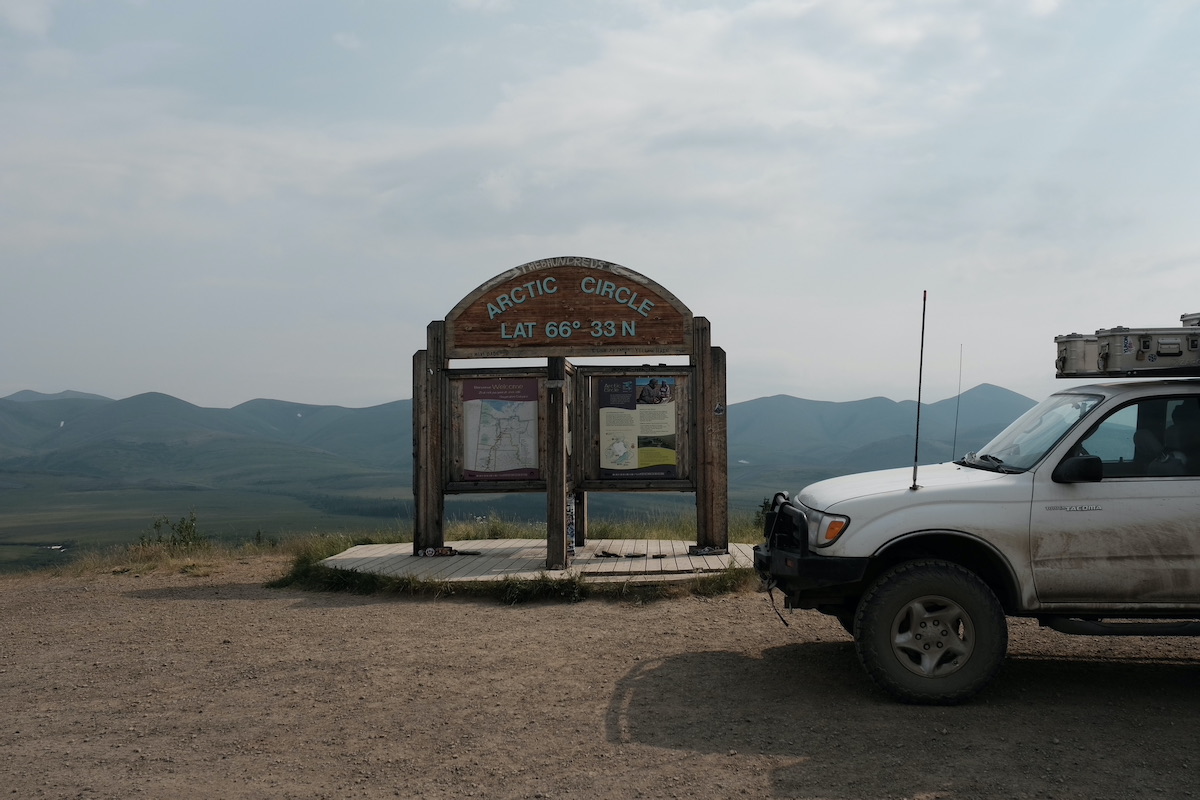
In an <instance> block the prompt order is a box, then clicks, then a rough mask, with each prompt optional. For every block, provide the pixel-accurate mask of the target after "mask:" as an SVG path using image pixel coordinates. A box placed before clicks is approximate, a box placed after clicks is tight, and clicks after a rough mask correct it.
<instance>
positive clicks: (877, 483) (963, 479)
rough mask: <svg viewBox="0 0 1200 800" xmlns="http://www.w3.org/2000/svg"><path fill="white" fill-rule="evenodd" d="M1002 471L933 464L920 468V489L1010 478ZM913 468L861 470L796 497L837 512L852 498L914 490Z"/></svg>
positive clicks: (975, 483)
mask: <svg viewBox="0 0 1200 800" xmlns="http://www.w3.org/2000/svg"><path fill="white" fill-rule="evenodd" d="M1011 477H1012V476H1011V475H1006V474H1004V473H1000V472H991V471H989V470H983V469H974V468H973V467H960V466H959V465H958V464H954V463H950V462H947V463H945V464H932V465H929V466H924V467H918V469H917V486H918V487H920V488H919V489H917V491H918V492H920V491H921V490H937V489H941V488H947V487H968V486H980V485H983V484H987V483H991V482H993V481H997V480H1004V479H1005V478H1010V479H1011ZM912 482H913V471H912V468H911V467H901V468H898V469H885V470H879V471H877V472H860V473H857V474H855V475H843V476H841V477H839V478H830V479H829V480H824V481H818V482H817V483H813V484H810V485H808V486H805V487H804V488H803V489H801V490H800V492H799V494H798V495H797V496H796V500H798V501H799V502H801V503H803V504H804V505H806V506H808V507H809V508H815V509H817V510H818V511H836V508H835V506H837V505H839V504H841V503H845V502H848V501H851V500H856V499H859V498H863V497H870V496H873V495H881V494H890V493H896V492H907V491H911V489H910V487H911V486H912Z"/></svg>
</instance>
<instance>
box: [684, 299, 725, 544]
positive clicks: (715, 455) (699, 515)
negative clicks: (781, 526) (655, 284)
mask: <svg viewBox="0 0 1200 800" xmlns="http://www.w3.org/2000/svg"><path fill="white" fill-rule="evenodd" d="M693 324H694V327H693V331H692V348H693V349H692V364H693V366H695V367H696V377H697V383H698V384H699V386H698V387H697V391H696V396H697V402H696V410H695V420H696V430H697V432H698V433H697V436H696V440H697V441H696V450H697V452H696V463H697V466H698V467H699V474H698V475H697V476H696V544H698V545H699V546H701V547H728V546H729V452H728V435H727V428H728V423H727V421H726V418H725V397H726V396H725V351H724V350H722V349H721V348H719V347H713V346H712V330H711V328H710V326H709V323H708V320H707V319H705V318H704V317H696V318H695V319H694V320H693Z"/></svg>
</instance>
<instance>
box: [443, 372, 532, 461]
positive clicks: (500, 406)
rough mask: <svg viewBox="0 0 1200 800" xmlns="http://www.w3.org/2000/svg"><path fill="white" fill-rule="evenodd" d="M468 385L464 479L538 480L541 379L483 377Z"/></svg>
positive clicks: (464, 408)
mask: <svg viewBox="0 0 1200 800" xmlns="http://www.w3.org/2000/svg"><path fill="white" fill-rule="evenodd" d="M462 384H463V387H462V389H463V395H462V396H463V403H462V407H463V427H462V436H463V478H464V479H465V480H473V481H505V480H535V479H537V478H538V477H539V473H538V382H537V378H479V379H473V380H464V381H463V382H462Z"/></svg>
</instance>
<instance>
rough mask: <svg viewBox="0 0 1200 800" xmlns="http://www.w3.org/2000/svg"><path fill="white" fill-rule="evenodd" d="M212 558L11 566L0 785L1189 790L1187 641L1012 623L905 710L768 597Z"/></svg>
mask: <svg viewBox="0 0 1200 800" xmlns="http://www.w3.org/2000/svg"><path fill="white" fill-rule="evenodd" d="M284 567H285V565H284V564H283V563H282V562H280V561H278V560H273V559H269V558H258V559H254V560H251V561H246V562H240V563H231V564H228V565H225V566H221V567H218V568H217V569H216V570H215V571H214V572H213V573H212V574H209V575H206V576H203V577H195V576H190V575H184V574H174V575H166V574H154V573H152V574H147V575H142V576H138V575H134V574H123V575H108V574H105V575H96V576H93V577H84V578H46V577H28V576H22V577H6V578H0V704H2V708H0V797H10V796H11V797H17V798H38V797H53V798H130V797H143V798H384V797H422V798H460V797H481V798H629V797H646V798H698V799H700V800H708V799H709V798H731V797H732V798H736V797H765V798H814V799H815V798H829V799H831V800H843V799H851V798H924V799H926V800H932V798H1023V797H1029V798H1034V797H1036V798H1050V797H1061V798H1130V797H1162V798H1184V797H1192V796H1194V795H1196V794H1200V780H1198V778H1200V773H1198V770H1197V764H1198V762H1200V752H1198V751H1197V728H1198V723H1200V642H1197V641H1195V640H1189V639H1141V638H1126V639H1107V638H1102V639H1092V638H1081V637H1067V636H1063V635H1061V634H1057V633H1054V632H1051V631H1044V630H1040V629H1038V628H1037V627H1036V625H1032V624H1026V623H1025V622H1023V621H1014V622H1012V624H1011V633H1012V642H1011V651H1010V657H1009V660H1008V662H1007V663H1006V665H1005V668H1004V670H1003V671H1002V672H1001V674H1000V677H999V679H998V680H997V681H996V682H995V683H994V684H992V685H991V686H990V687H989V688H988V689H987V690H986V691H985V692H984V693H983V694H982V695H980V696H979V698H978V699H976V700H975V701H973V702H971V703H970V704H967V705H964V706H959V707H955V708H927V707H913V706H904V705H899V704H896V703H894V702H892V701H890V700H889V699H887V698H886V697H885V696H883V695H882V694H881V693H880V692H879V691H877V690H876V689H874V688H873V686H872V685H871V684H870V683H869V682H868V680H867V678H866V677H865V674H864V673H863V671H862V669H861V668H860V667H859V665H858V662H857V660H856V657H855V654H854V648H853V645H852V644H851V642H850V639H849V637H848V636H847V635H846V634H845V633H843V632H842V630H841V628H839V627H838V625H837V623H836V622H834V621H833V620H831V619H829V618H826V617H823V616H821V615H819V614H815V613H810V612H794V613H792V612H784V616H785V618H787V619H788V621H789V622H790V623H791V627H784V626H783V624H782V623H780V621H779V619H778V618H777V617H776V616H775V614H774V613H772V611H771V607H770V605H769V603H768V600H767V597H766V595H763V594H744V595H736V596H724V597H719V598H716V599H697V598H688V599H681V600H667V601H660V602H655V603H650V604H646V605H635V604H632V603H620V602H613V601H606V600H588V601H585V602H583V603H578V604H574V605H568V604H556V603H538V604H531V605H518V606H504V605H500V604H498V603H496V602H495V601H491V600H480V599H473V600H464V599H455V598H448V599H438V600H432V599H420V600H413V599H394V598H388V599H382V598H378V597H357V596H350V595H340V594H314V593H305V592H300V591H292V590H279V589H265V588H263V583H264V581H266V580H268V579H270V578H272V577H275V576H276V575H278V574H281V573H282V571H283V569H284Z"/></svg>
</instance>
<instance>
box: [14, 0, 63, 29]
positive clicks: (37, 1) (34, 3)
mask: <svg viewBox="0 0 1200 800" xmlns="http://www.w3.org/2000/svg"><path fill="white" fill-rule="evenodd" d="M56 5H58V0H0V21H2V22H3V23H4V24H5V25H7V26H8V27H10V28H12V29H13V30H14V31H16V32H17V33H20V34H23V35H25V36H32V37H36V38H41V37H44V36H45V35H46V34H47V33H49V31H50V27H51V25H53V23H54V7H55V6H56Z"/></svg>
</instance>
